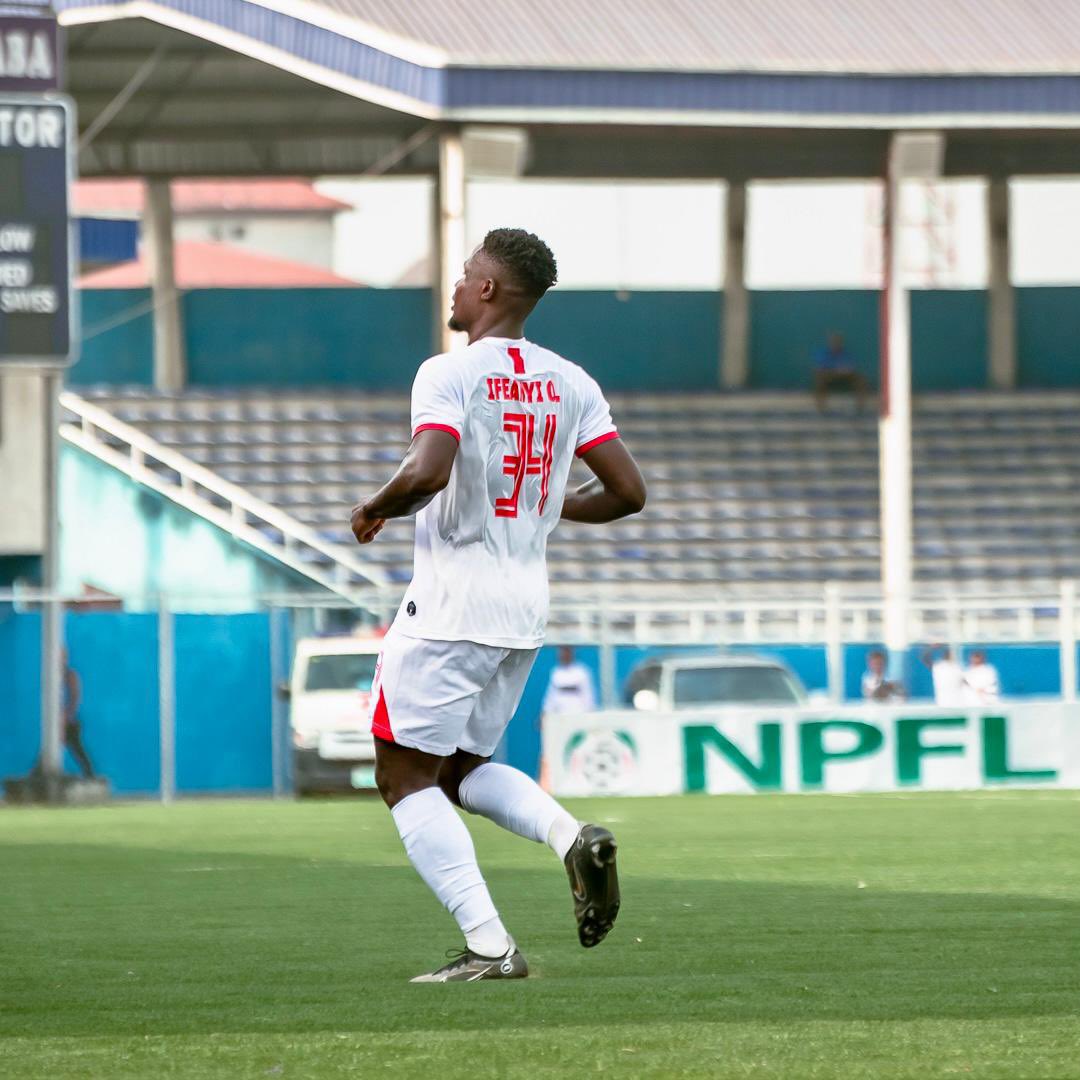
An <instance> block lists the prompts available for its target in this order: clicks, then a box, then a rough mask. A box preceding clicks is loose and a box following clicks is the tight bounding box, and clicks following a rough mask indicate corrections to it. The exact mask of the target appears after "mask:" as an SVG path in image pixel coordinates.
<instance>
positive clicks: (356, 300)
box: [184, 289, 431, 390]
mask: <svg viewBox="0 0 1080 1080" xmlns="http://www.w3.org/2000/svg"><path fill="white" fill-rule="evenodd" d="M184 320H185V322H184V326H185V333H186V335H187V350H188V372H189V376H190V379H191V382H192V384H196V385H200V386H241V385H246V384H251V383H260V384H262V385H271V386H297V385H308V386H331V385H342V384H344V385H359V386H364V387H367V388H369V389H372V390H384V389H398V388H402V387H404V388H408V387H409V386H410V385H411V384H412V377H413V374H414V373H415V371H416V368H417V367H418V366H419V364H420V362H421V361H422V360H424V359H425V358H426V357H427V356H429V355H430V354H431V293H430V291H429V290H427V289H200V290H197V291H194V292H190V293H188V294H187V296H185V297H184Z"/></svg>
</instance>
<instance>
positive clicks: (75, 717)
mask: <svg viewBox="0 0 1080 1080" xmlns="http://www.w3.org/2000/svg"><path fill="white" fill-rule="evenodd" d="M61 657H62V660H63V664H64V680H63V682H62V683H61V684H60V703H61V709H62V711H63V716H64V745H65V746H66V747H67V748H68V750H70V751H71V756H72V757H73V758H74V759H75V761H76V763H77V764H78V766H79V768H80V770H82V774H83V776H84V777H85V778H86V779H87V780H92V779H93V778H94V766H93V765H92V764H91V763H90V755H89V754H87V752H86V747H84V746H83V741H82V723H81V722H80V721H79V705H80V704H82V681H81V680H80V679H79V675H78V673H77V672H76V671H75V669H74V668H73V667H72V666H71V663H70V661H69V660H68V652H67V649H64V651H63V653H62V654H61Z"/></svg>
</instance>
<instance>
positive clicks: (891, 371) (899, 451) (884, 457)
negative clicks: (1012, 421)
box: [878, 134, 935, 676]
mask: <svg viewBox="0 0 1080 1080" xmlns="http://www.w3.org/2000/svg"><path fill="white" fill-rule="evenodd" d="M933 138H935V136H923V135H905V134H894V135H893V136H892V141H891V144H890V146H889V161H888V172H887V175H886V178H885V235H884V237H883V240H884V244H883V247H884V278H885V282H884V289H883V293H882V333H881V380H880V381H881V419H880V421H879V426H878V441H879V445H880V473H881V475H880V484H881V591H882V596H883V608H884V610H883V616H884V619H883V621H884V637H885V646H886V648H887V649H888V650H889V653H890V657H891V662H892V671H891V674H893V675H894V676H897V675H901V674H902V672H901V671H898V670H897V668H898V666H899V665H900V664H902V660H901V659H900V657H901V656H902V655H903V654H905V653H906V650H907V647H908V644H909V641H908V610H909V608H910V604H911V579H912V562H913V558H912V532H913V529H912V520H911V519H912V496H911V310H910V298H909V295H908V289H907V286H906V284H905V283H904V280H903V277H902V274H903V265H904V260H903V255H904V252H903V228H902V226H901V218H900V185H901V182H902V181H903V179H904V177H905V176H918V175H922V174H921V173H920V171H919V168H918V166H919V164H920V157H922V156H923V154H924V151H925V146H924V144H923V143H921V142H920V141H919V140H926V139H933ZM930 156H933V155H932V154H931V155H930Z"/></svg>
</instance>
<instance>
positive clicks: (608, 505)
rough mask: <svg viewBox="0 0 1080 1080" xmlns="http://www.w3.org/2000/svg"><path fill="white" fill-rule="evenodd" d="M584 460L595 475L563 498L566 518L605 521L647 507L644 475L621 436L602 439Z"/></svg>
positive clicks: (588, 522)
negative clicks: (604, 440)
mask: <svg viewBox="0 0 1080 1080" xmlns="http://www.w3.org/2000/svg"><path fill="white" fill-rule="evenodd" d="M582 460H583V461H584V462H585V464H586V465H588V467H589V468H590V469H591V470H592V471H593V473H594V474H595V475H594V477H593V479H592V480H590V481H588V483H585V484H582V485H581V487H579V488H578V489H577V490H576V491H572V492H570V493H569V494H568V495H567V496H566V498H565V499H564V500H563V508H562V519H563V520H564V521H580V522H584V523H585V524H587V525H602V524H603V523H604V522H607V521H618V520H619V518H624V517H629V516H630V515H631V514H639V513H641V511H642V510H644V509H645V498H646V489H645V479H644V477H642V475H641V470H640V469H638V467H637V462H635V461H634V459H633V457H631V455H630V451H629V450H627V449H626V447H625V446H624V445H623V442H622V439H611V440H609V441H608V442H605V443H601V444H600V445H599V446H597V447H596V448H595V449H593V450H590V451H589V452H588V453H587V454H586V455H585V456H584V458H583V459H582Z"/></svg>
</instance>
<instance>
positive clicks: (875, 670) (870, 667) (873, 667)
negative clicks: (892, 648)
mask: <svg viewBox="0 0 1080 1080" xmlns="http://www.w3.org/2000/svg"><path fill="white" fill-rule="evenodd" d="M862 696H863V700H864V701H876V702H879V703H882V704H885V703H888V702H890V701H904V700H906V698H907V694H905V693H904V686H903V683H899V682H895V681H890V680H889V679H887V678H885V654H884V653H883V652H882V651H881V650H880V649H874V650H873V651H872V652H870V653H867V656H866V671H864V672H863V677H862Z"/></svg>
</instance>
